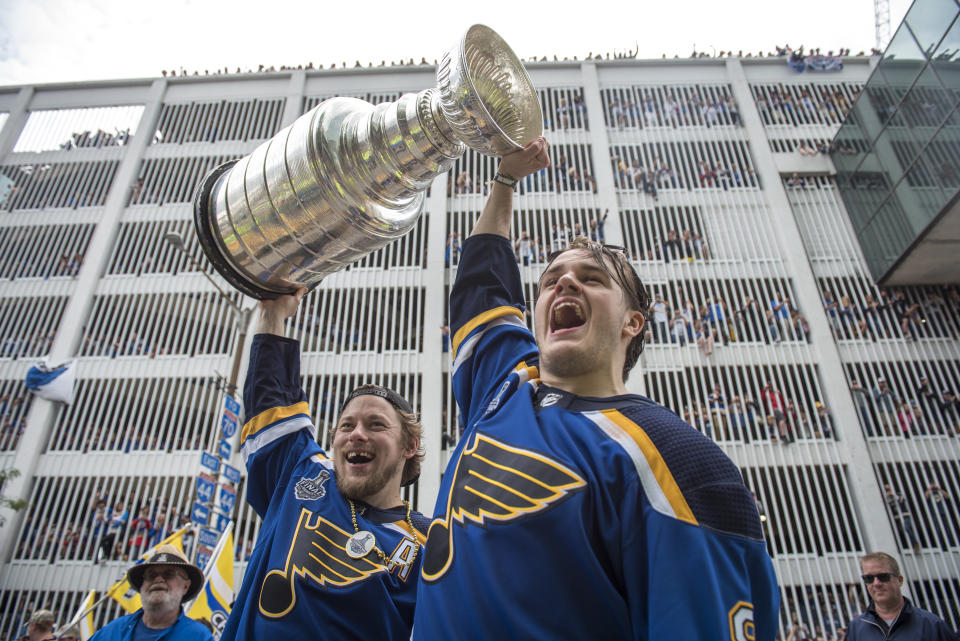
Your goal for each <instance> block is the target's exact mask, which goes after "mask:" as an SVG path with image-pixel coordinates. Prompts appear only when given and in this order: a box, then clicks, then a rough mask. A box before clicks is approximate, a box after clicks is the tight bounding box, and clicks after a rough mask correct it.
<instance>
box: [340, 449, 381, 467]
mask: <svg viewBox="0 0 960 641" xmlns="http://www.w3.org/2000/svg"><path fill="white" fill-rule="evenodd" d="M375 458H376V456H375V455H374V454H373V453H372V452H367V451H365V450H354V451H352V452H348V453H347V456H346V459H347V463H349V464H350V465H363V464H365V463H369V462H370V461H372V460H373V459H375Z"/></svg>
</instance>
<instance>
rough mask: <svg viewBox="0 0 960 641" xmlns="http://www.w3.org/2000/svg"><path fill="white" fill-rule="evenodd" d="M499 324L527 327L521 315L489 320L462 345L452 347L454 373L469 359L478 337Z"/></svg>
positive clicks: (478, 340) (478, 339)
mask: <svg viewBox="0 0 960 641" xmlns="http://www.w3.org/2000/svg"><path fill="white" fill-rule="evenodd" d="M505 309H512V310H514V311H516V308H513V307H508V308H505ZM478 318H479V316H478ZM500 325H516V326H518V327H522V328H523V329H526V328H527V326H526V325H524V323H523V320H522V315H521V318H520V319H518V318H514V317H512V316H503V317H500V318H495V319H494V320H492V321H490V322H489V324H488V325H487V326H486V327H485V328H484V329H483V331H482V332H478V333H476V334H474V335H473V336H471V337H470V338H468V339H467V340H466V341H465V342H464V343H463V345H461V346H460V349H459V350H458V349H457V348H454V353H456V355H457V356H456V358H455V359H454V360H453V373H454V374H456V373H457V370H458V369H460V366H461V365H463V364H464V362H466V361H467V360H469V359H470V357H471V356H473V348H474V347H476V345H477V343H478V342H480V339H481V338H483V335H484V334H486V333H487V330H490V329H493V328H494V327H498V326H500Z"/></svg>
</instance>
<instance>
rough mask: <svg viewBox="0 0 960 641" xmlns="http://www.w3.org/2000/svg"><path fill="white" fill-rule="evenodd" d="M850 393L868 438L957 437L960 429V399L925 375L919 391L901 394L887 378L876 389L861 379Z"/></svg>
mask: <svg viewBox="0 0 960 641" xmlns="http://www.w3.org/2000/svg"><path fill="white" fill-rule="evenodd" d="M850 392H851V394H852V395H853V402H854V405H855V406H856V408H857V413H858V414H859V415H860V422H861V424H862V425H863V428H864V430H865V431H866V434H867V436H870V437H873V436H902V437H903V438H910V437H911V436H922V435H936V434H946V435H947V436H950V437H953V436H956V434H957V431H958V429H960V400H958V398H957V395H956V393H955V392H954V390H952V389H949V388H946V387H944V388H942V389H939V390H937V389H936V388H935V387H934V386H933V384H932V383H931V382H930V378H929V377H928V376H927V375H926V374H924V375H922V376H921V377H920V384H919V385H918V386H917V387H916V389H914V390H912V391H910V392H907V393H898V392H897V391H895V390H893V389H892V388H891V387H890V383H889V381H887V378H886V377H885V376H878V377H877V378H876V380H875V381H874V382H873V386H872V387H869V386H864V385H863V384H861V383H860V381H859V379H856V378H854V379H852V380H851V381H850Z"/></svg>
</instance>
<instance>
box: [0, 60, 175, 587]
mask: <svg viewBox="0 0 960 641" xmlns="http://www.w3.org/2000/svg"><path fill="white" fill-rule="evenodd" d="M166 87H167V82H166V80H163V79H159V80H155V81H154V82H153V85H152V87H151V88H150V92H149V94H148V98H147V101H146V106H145V109H144V110H143V115H142V116H141V117H140V122H139V123H138V125H137V133H136V135H135V136H134V137H133V139H132V141H131V143H130V144H129V145H128V146H127V148H126V151H125V153H124V156H123V160H122V161H121V162H120V168H119V169H118V170H117V174H116V176H115V178H114V180H113V185H112V186H111V187H110V193H109V194H108V195H107V201H106V204H105V205H104V207H103V215H102V217H101V218H100V222H98V223H97V228H96V230H95V231H94V233H93V236H92V237H91V239H90V245H89V246H88V247H87V251H86V253H85V254H84V261H83V266H82V267H81V268H80V272H79V273H78V274H77V282H76V287H75V288H74V290H73V294H72V295H71V296H70V300H69V302H68V303H67V307H66V309H65V310H64V312H63V318H62V319H61V321H60V326H59V328H58V329H57V335H56V338H55V339H54V341H53V346H52V347H51V349H50V361H51V362H53V363H57V362H62V361H65V360H68V359H70V358H72V357H73V356H74V355H75V354H76V351H77V348H78V346H79V345H80V341H81V340H82V339H83V332H84V328H85V325H86V321H87V318H88V316H89V315H90V307H91V306H92V305H93V299H94V296H95V295H96V293H97V285H98V284H99V282H100V278H101V277H102V276H103V274H104V272H105V271H106V269H107V263H108V261H109V259H110V250H111V249H112V248H113V244H114V242H116V238H117V234H118V233H119V231H120V218H121V216H122V215H123V211H124V209H125V208H126V206H127V200H128V199H129V197H130V187H131V186H132V185H133V183H134V181H135V179H136V176H137V171H138V169H139V167H140V163H141V159H142V157H143V155H144V153H145V152H146V150H147V147H148V146H149V145H150V142H151V140H152V139H153V132H154V130H155V129H156V127H157V121H158V120H159V118H160V109H161V107H162V105H163V95H164V92H165V91H166ZM56 411H57V407H56V405H55V403H53V402H52V401H47V400H44V399H42V398H39V397H38V398H35V399H34V400H33V403H32V405H31V407H30V412H29V413H28V414H27V427H26V429H25V430H24V433H23V438H22V439H21V440H20V444H19V446H18V447H17V453H16V456H15V457H14V460H13V465H12V467H13V468H15V469H17V470H19V471H20V476H19V477H18V478H16V479H13V480H12V481H10V482H8V483H7V484H6V485H4V488H3V493H4V496H6V497H7V498H9V499H24V500H26V499H29V497H30V490H31V489H32V487H33V480H34V475H35V473H36V469H37V464H38V463H39V461H40V456H41V454H42V453H43V450H44V448H45V447H46V444H47V441H48V440H49V439H50V432H51V430H52V428H53V420H54V417H55V415H56ZM28 509H29V508H28ZM24 512H25V510H21V511H20V512H13V511H11V510H9V509H7V508H3V510H2V515H3V516H4V517H5V518H6V520H7V522H6V524H5V525H4V526H3V527H2V528H0V561H3V562H4V563H5V562H7V561H8V560H9V559H10V557H11V555H12V553H13V550H14V548H15V546H16V535H17V533H18V531H19V529H20V523H21V521H22V517H23V515H24ZM0 574H2V572H0Z"/></svg>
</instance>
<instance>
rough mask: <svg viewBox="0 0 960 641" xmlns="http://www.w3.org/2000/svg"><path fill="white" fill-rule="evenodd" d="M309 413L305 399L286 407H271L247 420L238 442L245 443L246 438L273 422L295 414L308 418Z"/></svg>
mask: <svg viewBox="0 0 960 641" xmlns="http://www.w3.org/2000/svg"><path fill="white" fill-rule="evenodd" d="M309 413H310V407H309V406H308V405H307V402H306V401H300V402H299V403H294V404H293V405H287V406H286V407H271V408H270V409H268V410H265V411H263V412H260V413H259V414H257V415H256V416H254V417H253V418H251V419H250V420H249V421H247V423H246V425H244V426H243V431H242V432H240V443H241V444H242V443H245V442H246V441H247V439H248V438H250V437H251V436H253V435H254V434H257V433H258V432H260V431H262V430H263V429H265V428H267V427H270V426H271V425H273V424H274V423H279V422H281V421H283V420H286V419H289V418H291V417H293V416H296V415H297V414H303V415H304V416H307V417H308V419H309Z"/></svg>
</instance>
